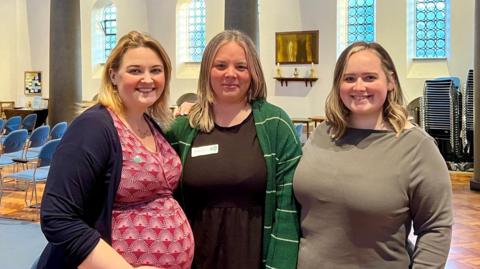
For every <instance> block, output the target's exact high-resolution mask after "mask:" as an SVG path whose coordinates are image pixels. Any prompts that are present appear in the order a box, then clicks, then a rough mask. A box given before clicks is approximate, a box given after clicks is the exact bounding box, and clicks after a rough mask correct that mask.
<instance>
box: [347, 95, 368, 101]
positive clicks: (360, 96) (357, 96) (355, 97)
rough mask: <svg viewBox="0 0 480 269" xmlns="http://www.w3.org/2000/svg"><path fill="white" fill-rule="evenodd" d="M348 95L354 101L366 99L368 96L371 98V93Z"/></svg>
mask: <svg viewBox="0 0 480 269" xmlns="http://www.w3.org/2000/svg"><path fill="white" fill-rule="evenodd" d="M350 97H351V98H352V99H353V100H355V101H362V100H366V99H368V98H371V97H372V95H352V96H350Z"/></svg>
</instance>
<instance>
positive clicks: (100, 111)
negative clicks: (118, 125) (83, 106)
mask: <svg viewBox="0 0 480 269" xmlns="http://www.w3.org/2000/svg"><path fill="white" fill-rule="evenodd" d="M114 132H115V127H114V125H113V120H112V117H111V116H110V113H109V112H108V110H107V109H106V108H105V107H104V106H101V105H95V106H93V107H91V108H89V109H88V110H86V111H85V112H83V113H82V114H80V115H79V116H77V117H76V118H75V119H74V120H73V122H72V123H71V124H70V126H69V127H68V129H67V132H66V133H65V135H64V139H63V140H66V141H71V140H75V141H90V140H91V141H95V140H100V141H101V140H104V138H105V137H106V136H111V135H112V134H113V133H114ZM102 138H103V139H102ZM97 143H98V141H97Z"/></svg>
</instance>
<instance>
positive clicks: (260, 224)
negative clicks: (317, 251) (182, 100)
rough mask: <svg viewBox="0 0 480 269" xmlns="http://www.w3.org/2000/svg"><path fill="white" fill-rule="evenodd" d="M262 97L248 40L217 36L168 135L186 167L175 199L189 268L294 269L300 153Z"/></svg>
mask: <svg viewBox="0 0 480 269" xmlns="http://www.w3.org/2000/svg"><path fill="white" fill-rule="evenodd" d="M266 95H267V90H266V85H265V79H264V76H263V71H262V68H261V65H260V61H259V58H258V55H257V52H256V50H255V46H254V44H253V42H252V41H251V39H250V38H249V37H247V36H246V35H245V34H243V33H241V32H238V31H224V32H222V33H220V34H218V35H217V36H215V37H214V38H213V39H212V40H211V41H210V42H209V44H208V45H207V47H206V48H205V52H204V54H203V59H202V62H201V66H200V78H199V82H198V98H199V100H198V103H197V104H195V105H194V106H193V107H192V109H191V111H190V113H189V115H188V116H186V117H185V116H183V117H179V118H177V120H176V122H175V123H174V124H173V126H172V128H171V131H170V132H169V133H168V134H167V136H168V137H169V139H171V141H172V145H173V146H174V147H175V148H176V149H177V151H178V153H179V155H180V158H181V160H182V163H183V164H184V170H183V176H182V181H181V184H180V188H179V192H180V193H179V194H180V195H181V197H180V201H181V202H182V203H183V207H184V210H185V211H186V213H187V216H188V218H189V220H190V222H191V225H192V228H193V233H194V237H195V242H196V247H195V257H194V262H193V267H192V268H195V269H204V268H227V269H233V268H239V269H243V268H279V269H283V268H285V269H290V268H292V269H293V268H296V262H297V252H298V240H299V233H300V232H299V222H298V218H299V216H298V214H297V207H296V203H295V199H294V197H293V191H292V178H293V174H294V170H295V167H296V166H297V163H298V161H299V159H300V156H301V147H300V142H299V140H298V138H297V137H296V136H295V131H294V128H293V125H292V122H291V120H290V118H289V116H288V115H287V114H286V113H285V112H284V111H283V110H282V109H280V108H279V107H276V106H274V105H272V104H269V103H268V102H266V101H265V99H266Z"/></svg>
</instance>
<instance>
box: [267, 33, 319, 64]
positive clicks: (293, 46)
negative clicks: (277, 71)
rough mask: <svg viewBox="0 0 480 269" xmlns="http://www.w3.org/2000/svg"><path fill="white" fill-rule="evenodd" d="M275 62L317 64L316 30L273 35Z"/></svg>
mask: <svg viewBox="0 0 480 269" xmlns="http://www.w3.org/2000/svg"><path fill="white" fill-rule="evenodd" d="M275 62H276V63H279V64H311V63H314V64H318V30H317V31H299V32H277V33H275Z"/></svg>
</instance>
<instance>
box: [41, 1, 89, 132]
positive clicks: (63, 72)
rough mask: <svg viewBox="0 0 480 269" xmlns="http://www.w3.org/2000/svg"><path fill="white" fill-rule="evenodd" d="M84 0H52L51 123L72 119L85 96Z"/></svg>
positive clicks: (49, 112) (49, 103) (49, 104)
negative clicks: (82, 19) (82, 41)
mask: <svg viewBox="0 0 480 269" xmlns="http://www.w3.org/2000/svg"><path fill="white" fill-rule="evenodd" d="M81 62H82V59H81V31H80V0H68V1H65V0H50V91H49V95H50V96H49V102H48V119H49V124H50V126H53V125H54V124H55V123H57V122H59V121H68V122H71V121H72V120H73V118H74V117H75V116H76V114H77V110H78V103H79V102H80V101H81V98H82V64H81Z"/></svg>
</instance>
